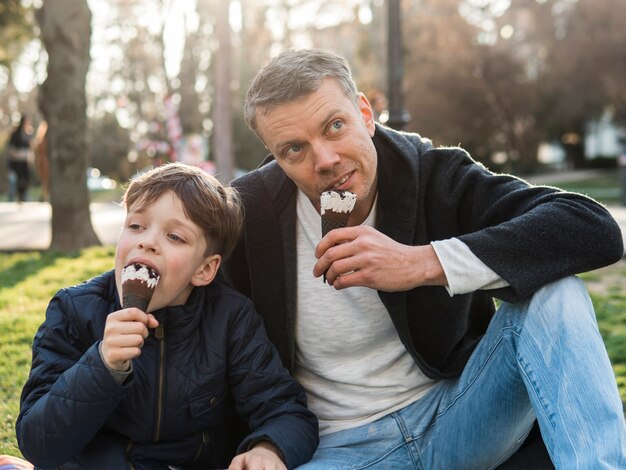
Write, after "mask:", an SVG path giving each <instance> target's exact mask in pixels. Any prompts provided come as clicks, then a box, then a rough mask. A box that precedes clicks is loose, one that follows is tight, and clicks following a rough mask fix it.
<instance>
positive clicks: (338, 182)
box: [328, 173, 352, 190]
mask: <svg viewBox="0 0 626 470" xmlns="http://www.w3.org/2000/svg"><path fill="white" fill-rule="evenodd" d="M351 176H352V173H348V174H347V175H345V176H344V177H343V178H341V179H340V180H339V181H337V182H336V183H335V184H334V185H333V186H331V187H329V188H328V190H333V189H334V190H337V189H341V186H343V185H344V184H345V183H346V182H347V181H348V180H349V179H350V177H351Z"/></svg>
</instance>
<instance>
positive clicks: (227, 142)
mask: <svg viewBox="0 0 626 470" xmlns="http://www.w3.org/2000/svg"><path fill="white" fill-rule="evenodd" d="M229 8H230V1H229V0H221V1H220V2H219V3H218V7H217V18H216V23H217V24H216V26H215V28H216V32H217V40H218V48H217V53H216V56H215V96H214V102H213V103H214V104H213V152H214V153H213V158H214V160H215V170H216V176H217V178H218V179H219V180H220V181H221V182H222V183H224V184H228V183H230V181H231V180H232V179H233V176H234V164H233V112H232V103H231V92H230V80H231V54H232V47H231V39H230V23H229V17H228V9H229Z"/></svg>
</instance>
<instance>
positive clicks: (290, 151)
mask: <svg viewBox="0 0 626 470" xmlns="http://www.w3.org/2000/svg"><path fill="white" fill-rule="evenodd" d="M301 151H302V145H292V146H291V147H289V148H288V149H287V151H286V152H285V155H287V156H290V155H296V154H298V153H300V152H301Z"/></svg>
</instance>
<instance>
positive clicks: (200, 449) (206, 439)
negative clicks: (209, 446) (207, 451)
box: [191, 431, 209, 464]
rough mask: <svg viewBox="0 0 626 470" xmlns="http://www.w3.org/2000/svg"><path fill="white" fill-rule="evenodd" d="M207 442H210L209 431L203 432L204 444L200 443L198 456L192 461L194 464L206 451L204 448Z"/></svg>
mask: <svg viewBox="0 0 626 470" xmlns="http://www.w3.org/2000/svg"><path fill="white" fill-rule="evenodd" d="M207 442H209V433H208V431H202V442H201V443H200V448H199V449H198V452H197V453H196V456H195V457H194V458H193V460H192V461H191V463H192V464H194V463H196V462H197V461H198V459H199V458H200V456H201V455H202V451H203V450H204V446H205V445H206V443H207Z"/></svg>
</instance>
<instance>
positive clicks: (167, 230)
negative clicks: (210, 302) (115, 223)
mask: <svg viewBox="0 0 626 470" xmlns="http://www.w3.org/2000/svg"><path fill="white" fill-rule="evenodd" d="M206 249H207V242H206V239H205V237H204V233H203V232H202V230H201V229H200V227H198V226H197V225H196V224H195V223H193V222H192V221H191V220H189V219H188V218H187V216H186V215H185V211H184V210H183V205H182V204H181V202H180V200H179V199H178V197H177V196H175V195H174V193H172V192H167V193H164V194H163V195H162V196H161V197H159V199H157V200H156V201H155V202H154V203H153V204H151V205H150V206H147V207H138V206H137V205H136V204H135V205H134V206H132V207H129V208H128V212H127V214H126V220H125V222H124V227H123V228H122V231H121V232H120V236H119V239H118V242H117V250H116V253H115V280H116V282H117V289H118V294H119V295H120V299H121V298H122V292H121V290H122V287H121V286H122V284H121V274H122V270H123V269H124V267H125V266H126V265H128V264H129V263H135V262H140V263H144V264H146V265H148V266H150V267H152V268H153V269H155V270H156V271H157V273H158V274H159V275H160V276H161V279H160V281H159V284H158V286H157V288H156V290H155V292H154V296H153V297H152V300H151V302H150V305H149V307H148V311H150V312H152V311H154V310H158V309H160V308H163V307H166V306H171V305H182V304H184V303H185V302H186V301H187V299H188V298H189V294H190V293H191V291H192V289H193V286H200V285H206V284H209V283H210V282H211V281H212V280H213V278H214V277H215V273H216V272H217V268H218V267H219V264H220V259H221V257H220V256H219V255H208V256H205V252H206Z"/></svg>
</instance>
